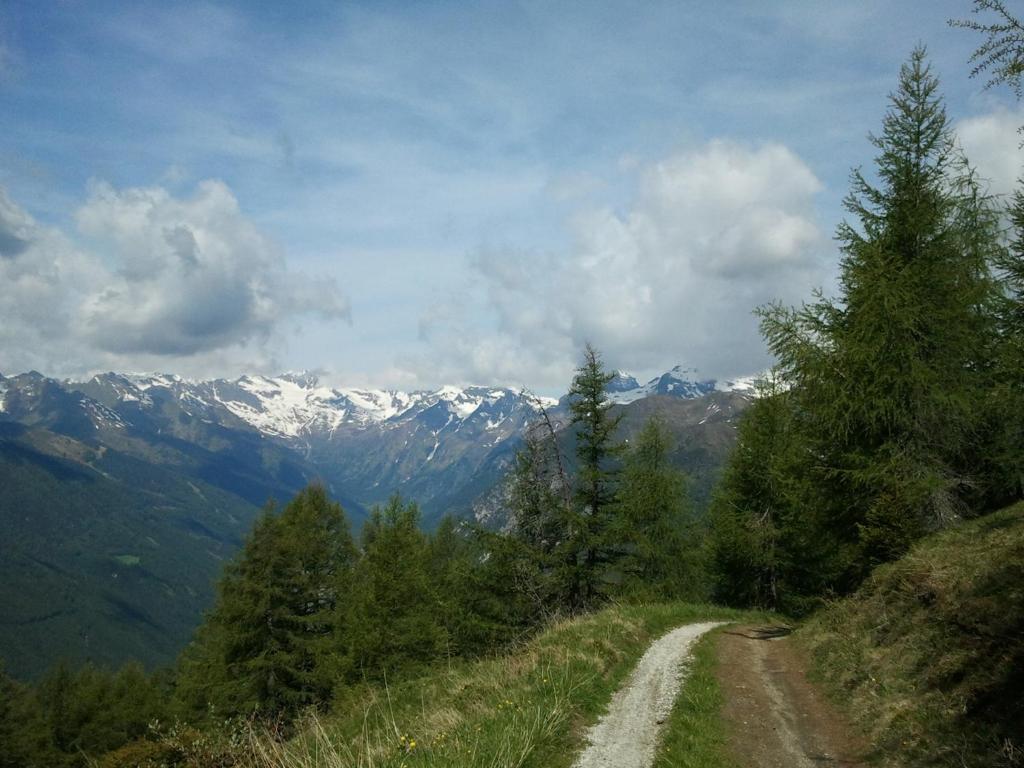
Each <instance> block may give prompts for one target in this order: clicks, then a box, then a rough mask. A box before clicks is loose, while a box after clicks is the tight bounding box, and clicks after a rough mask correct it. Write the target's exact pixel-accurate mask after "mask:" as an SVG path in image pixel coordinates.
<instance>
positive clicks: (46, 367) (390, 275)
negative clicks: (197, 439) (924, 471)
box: [0, 0, 1024, 394]
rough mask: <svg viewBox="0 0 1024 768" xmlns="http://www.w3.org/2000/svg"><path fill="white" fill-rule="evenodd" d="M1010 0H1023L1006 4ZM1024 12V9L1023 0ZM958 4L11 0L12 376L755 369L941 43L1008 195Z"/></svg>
mask: <svg viewBox="0 0 1024 768" xmlns="http://www.w3.org/2000/svg"><path fill="white" fill-rule="evenodd" d="M1015 1H1016V0H1015ZM1011 5H1013V3H1011ZM970 9H971V4H970V2H969V1H968V0H956V2H947V1H946V0H926V1H924V2H915V1H911V0H903V1H901V2H895V3H894V2H875V1H874V0H864V2H858V3H850V2H840V1H836V2H825V1H813V0H806V1H801V2H772V3H765V2H763V1H762V0H751V1H750V2H740V1H737V2H728V3H706V2H687V1H684V0H676V2H658V0H650V1H649V2H644V3H635V2H600V1H599V0H593V1H588V2H585V3H578V2H558V3H556V2H500V3H489V2H479V3H466V2H428V1H426V0H424V1H419V2H409V3H401V2H385V1H382V0H375V1H373V2H364V3H363V2H324V3H315V2H304V3H296V4H292V3H274V2H249V3H243V2H235V3H209V4H204V3H175V2H146V1H145V0H142V1H141V2H133V3H122V2H109V3H107V2H100V1H96V2H86V1H84V0H81V1H79V0H63V1H60V0H55V1H53V2H38V0H24V1H22V0H3V1H2V2H0V372H3V373H5V374H11V373H15V372H20V371H25V370H30V369H36V370H39V371H41V372H43V373H45V374H47V375H51V376H56V377H74V378H80V377H84V376H87V375H89V374H91V373H94V372H98V371H105V370H116V371H165V372H172V373H178V374H181V375H185V376H190V377H213V376H235V375H239V374H241V373H275V372H280V371H284V370H312V371H317V372H319V373H320V374H321V378H322V379H324V380H325V381H328V382H331V383H337V384H344V385H350V386H374V387H392V388H401V389H419V388H432V387H436V386H439V385H441V384H446V383H449V384H467V383H479V384H506V385H518V386H528V387H531V388H533V389H535V390H536V391H538V392H543V393H555V394H557V393H558V392H561V391H564V390H565V388H566V387H567V385H568V382H569V379H570V378H571V376H572V371H573V368H574V366H575V365H577V364H578V362H579V359H580V355H581V350H582V347H583V345H584V344H585V343H586V342H588V341H589V342H591V343H592V344H594V345H595V346H596V347H597V348H598V350H599V351H600V352H601V353H602V355H603V358H604V361H605V363H606V365H607V366H609V367H612V368H618V369H624V370H629V371H632V372H634V373H635V374H636V375H638V376H639V377H640V378H641V379H643V378H646V377H647V376H652V375H655V374H657V373H660V372H662V371H664V370H667V369H668V368H670V367H672V366H674V365H677V364H681V365H684V366H686V367H689V368H694V369H696V370H697V372H698V374H697V375H699V376H701V377H707V378H729V377H732V376H739V375H745V374H750V373H754V372H757V371H760V370H763V369H764V368H765V367H766V366H767V365H769V364H770V362H771V360H770V357H769V355H768V353H767V351H766V349H765V347H764V343H763V341H762V339H761V338H760V335H759V333H758V329H757V321H756V318H755V317H754V316H753V314H752V311H753V309H754V308H755V307H757V306H759V305H763V304H765V303H767V302H771V301H781V302H784V303H787V304H795V303H798V302H800V301H801V300H804V299H807V298H810V296H811V292H812V291H813V290H814V289H815V288H822V289H823V290H824V291H825V292H826V293H829V292H831V291H832V290H833V289H834V283H835V276H836V263H837V259H838V251H837V246H836V243H835V241H834V239H833V234H834V232H835V230H836V226H837V225H838V224H839V223H840V222H841V221H842V220H843V217H844V210H843V207H842V200H843V198H844V196H845V195H846V194H847V192H848V190H849V175H850V172H851V169H853V168H855V167H861V166H863V167H864V168H865V169H867V170H870V166H871V163H872V160H873V156H874V148H873V147H872V146H871V144H870V142H869V140H868V135H869V133H871V132H872V131H875V132H877V131H878V130H879V129H880V126H881V121H882V118H883V116H884V114H885V110H886V108H887V97H888V94H889V93H890V92H891V91H892V89H894V88H895V86H896V83H897V77H898V72H899V67H900V65H901V63H903V62H904V61H905V60H906V59H907V57H908V56H909V54H910V52H911V50H912V49H913V48H914V46H915V45H917V44H919V43H922V44H925V45H926V46H927V47H928V50H929V53H930V60H931V62H932V65H933V67H934V70H935V72H936V74H937V75H938V76H939V78H940V81H941V83H942V86H941V90H942V93H943V96H944V98H945V102H946V107H947V110H948V114H949V118H950V120H951V122H952V123H953V124H954V126H955V127H956V130H957V133H958V136H959V139H960V142H961V144H962V146H963V148H964V150H965V152H966V153H967V155H968V158H969V159H970V161H971V162H972V163H973V164H974V165H975V166H976V167H977V168H978V170H979V173H980V174H981V176H982V177H984V178H985V179H987V180H989V182H990V190H991V191H992V192H993V193H995V194H1005V193H1006V192H1008V191H1009V190H1010V189H1011V188H1012V185H1013V180H1014V179H1015V178H1016V177H1017V176H1018V175H1019V174H1020V172H1021V160H1022V157H1024V151H1022V150H1020V149H1019V141H1020V137H1019V135H1018V134H1017V133H1016V129H1017V126H1018V125H1021V124H1024V111H1022V110H1021V107H1020V106H1019V105H1018V104H1017V103H1016V102H1015V101H1014V99H1013V95H1012V93H1010V92H1008V91H1007V90H1005V89H1003V90H1000V89H991V90H985V89H984V88H983V85H984V83H983V82H982V81H980V80H978V79H971V78H970V77H969V75H970V66H969V64H968V59H969V57H970V54H971V52H972V51H973V49H974V48H975V47H976V46H977V45H978V43H979V42H980V38H979V36H978V35H977V34H976V33H972V32H969V31H966V30H958V29H951V28H950V27H949V26H948V25H947V23H946V22H947V19H949V18H963V17H966V16H969V15H970Z"/></svg>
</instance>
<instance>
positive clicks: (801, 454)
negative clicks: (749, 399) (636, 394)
mask: <svg viewBox="0 0 1024 768" xmlns="http://www.w3.org/2000/svg"><path fill="white" fill-rule="evenodd" d="M793 407H794V398H793V397H792V395H791V394H790V393H788V392H785V391H783V390H780V389H779V387H778V384H777V383H776V382H775V381H773V380H771V379H769V380H767V381H763V382H761V383H760V384H759V398H758V400H757V401H756V402H755V403H754V404H753V405H752V406H751V407H750V409H749V410H748V411H747V412H746V413H744V414H743V417H742V419H741V420H740V423H739V428H738V429H739V435H738V440H737V444H736V449H735V450H734V452H733V455H732V458H731V459H730V462H729V464H728V466H727V468H726V471H725V474H724V476H723V478H722V481H721V483H720V484H719V486H718V488H717V490H716V493H715V497H714V499H713V500H712V503H711V524H712V528H711V533H710V537H709V541H708V549H709V556H710V568H711V571H712V573H713V576H714V579H715V597H716V599H717V600H720V601H721V602H724V603H726V604H728V605H735V606H757V607H759V608H770V609H774V610H781V611H783V612H785V613H790V614H801V613H804V612H806V610H807V609H808V608H810V607H812V606H813V604H814V599H815V598H816V597H817V596H818V595H820V594H822V592H823V591H824V590H825V589H826V588H827V586H828V585H829V584H830V582H832V581H834V580H835V578H836V575H837V572H841V571H842V570H843V563H844V560H845V556H846V555H845V554H844V553H843V552H842V551H841V550H838V549H837V544H836V542H835V540H834V538H833V537H832V536H831V535H829V532H828V520H827V519H823V518H822V516H821V515H819V514H817V512H816V508H815V506H813V505H808V503H807V499H808V498H811V497H813V494H812V493H811V491H812V489H811V488H809V487H808V478H809V477H811V476H813V467H812V466H811V465H810V464H809V462H810V459H811V455H810V454H809V452H808V451H807V449H806V442H805V436H804V435H803V434H802V433H801V432H800V430H799V423H798V421H797V419H796V415H795V413H794V411H793ZM830 569H831V572H830Z"/></svg>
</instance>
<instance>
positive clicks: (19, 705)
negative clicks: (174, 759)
mask: <svg viewBox="0 0 1024 768" xmlns="http://www.w3.org/2000/svg"><path fill="white" fill-rule="evenodd" d="M168 702H169V691H168V679H167V676H166V675H165V674H163V673H160V674H157V675H152V676H151V675H147V674H146V673H145V671H144V670H143V669H142V667H141V666H140V665H139V664H138V663H131V664H126V665H125V666H124V667H122V668H121V669H120V670H118V671H117V672H110V671H107V670H105V669H101V668H99V667H94V666H92V665H86V666H84V667H82V668H80V669H78V670H76V671H72V670H71V669H70V668H69V667H68V666H67V665H66V664H63V663H61V664H58V665H56V666H55V667H54V668H53V669H52V670H50V672H49V673H48V674H47V675H46V676H45V677H44V678H43V679H42V680H41V681H40V682H39V683H38V684H37V685H36V686H34V687H29V686H25V685H22V684H19V683H16V682H14V681H12V680H11V679H9V678H8V677H7V676H6V675H5V674H3V672H2V670H0V766H2V767H3V768H85V766H87V765H89V764H90V761H91V760H94V759H96V758H98V757H100V756H101V755H103V754H105V753H106V752H109V751H110V750H113V749H116V748H118V747H120V746H122V745H123V744H125V743H126V742H129V741H132V740H136V739H140V738H142V737H143V736H145V735H146V733H147V732H148V730H149V726H150V724H151V723H152V722H154V721H156V720H158V719H161V718H165V717H166V716H167V714H168Z"/></svg>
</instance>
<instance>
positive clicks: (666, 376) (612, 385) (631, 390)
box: [606, 365, 757, 405]
mask: <svg viewBox="0 0 1024 768" xmlns="http://www.w3.org/2000/svg"><path fill="white" fill-rule="evenodd" d="M756 378H757V377H756V376H745V377H742V378H737V379H732V380H726V381H716V380H715V379H702V378H700V376H699V374H698V373H697V369H695V368H684V367H683V366H681V365H677V366H676V367H675V368H673V369H672V370H670V371H668V372H667V373H663V374H662V375H661V376H656V377H655V378H653V379H651V380H650V381H648V382H647V383H646V384H643V385H641V384H640V382H638V381H637V380H636V378H635V377H633V376H631V375H630V374H628V373H625V372H624V371H615V378H613V379H612V380H611V382H609V384H608V386H607V388H606V389H607V391H608V399H609V400H611V401H612V402H613V403H618V404H620V405H625V404H626V403H632V402H635V401H637V400H641V399H642V398H645V397H650V396H651V395H667V396H669V397H680V398H684V399H689V398H694V397H703V396H704V395H707V394H710V393H712V392H743V393H753V391H754V381H755V379H756Z"/></svg>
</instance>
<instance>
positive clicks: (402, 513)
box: [347, 495, 447, 679]
mask: <svg viewBox="0 0 1024 768" xmlns="http://www.w3.org/2000/svg"><path fill="white" fill-rule="evenodd" d="M419 522H420V513H419V508H418V507H417V506H416V504H415V503H414V502H409V503H408V504H406V503H404V502H403V501H402V499H401V498H400V497H399V496H397V495H395V496H393V497H392V498H391V500H390V501H389V502H388V503H387V505H386V506H385V507H384V508H383V509H382V508H380V507H376V508H374V509H373V511H372V512H371V514H370V519H369V520H368V521H367V523H366V525H365V526H364V529H363V535H362V550H363V553H362V557H361V558H360V560H359V563H358V565H357V566H356V569H355V573H354V580H353V595H352V605H351V609H350V611H349V614H348V615H349V624H348V632H347V635H348V641H349V644H350V647H351V653H352V661H353V664H354V670H353V671H354V673H355V674H356V675H359V676H366V677H370V678H375V679H377V678H382V677H384V676H390V675H393V674H394V673H395V672H401V671H405V670H408V669H410V668H415V667H417V666H419V665H422V664H425V663H427V662H429V661H432V660H434V659H437V658H441V657H443V656H444V655H445V653H446V652H447V636H446V633H445V628H444V624H443V613H442V606H441V604H440V602H439V600H438V596H437V593H436V592H435V589H434V585H433V584H432V583H431V581H430V574H429V571H428V568H429V557H430V549H429V542H428V539H427V537H426V536H425V535H424V533H423V532H422V531H421V530H420V527H419Z"/></svg>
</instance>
